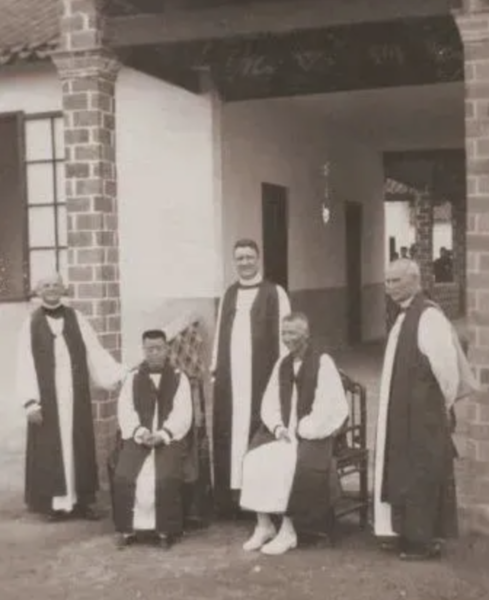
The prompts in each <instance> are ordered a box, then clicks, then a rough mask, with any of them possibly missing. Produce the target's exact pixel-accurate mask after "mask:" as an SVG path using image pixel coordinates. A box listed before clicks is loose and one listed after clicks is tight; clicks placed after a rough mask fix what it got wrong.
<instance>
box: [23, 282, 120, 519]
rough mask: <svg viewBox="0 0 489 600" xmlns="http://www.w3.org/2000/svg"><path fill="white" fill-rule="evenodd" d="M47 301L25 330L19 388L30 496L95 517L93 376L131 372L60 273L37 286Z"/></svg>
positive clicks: (58, 510) (38, 507)
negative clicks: (74, 300)
mask: <svg viewBox="0 0 489 600" xmlns="http://www.w3.org/2000/svg"><path fill="white" fill-rule="evenodd" d="M36 291H37V295H38V296H39V298H40V299H41V306H39V307H38V308H36V309H35V310H34V311H33V313H32V314H31V315H30V316H29V317H28V319H27V320H26V322H25V323H24V325H23V327H22V328H21V331H20V336H19V346H18V355H17V394H18V397H19V400H20V402H21V403H22V405H23V406H24V408H25V412H26V416H27V420H28V429H27V457H26V476H25V500H26V504H27V506H28V508H29V509H30V510H31V511H33V512H37V513H40V514H43V515H45V516H46V517H47V519H48V520H50V521H57V520H64V519H66V518H68V517H70V518H71V517H77V518H82V519H88V520H94V519H97V518H98V517H99V515H98V514H97V512H96V511H95V510H94V507H93V504H94V501H95V494H96V492H97V489H98V474H97V463H96V456H95V436H94V427H93V418H92V401H91V394H90V381H91V382H92V383H94V384H95V385H97V386H98V387H101V388H104V389H111V388H113V387H115V386H116V385H117V384H118V383H119V382H120V381H121V380H122V379H123V378H124V377H125V376H126V373H127V369H125V368H124V367H123V366H121V365H120V364H118V363H117V362H116V361H115V360H114V358H112V356H111V355H110V354H109V352H108V351H107V350H105V348H103V347H102V345H101V344H100V342H99V340H98V338H97V335H96V333H95V332H94V331H93V329H92V327H91V326H90V324H89V322H88V320H87V319H85V317H84V316H83V315H82V314H81V313H80V312H78V311H77V310H75V309H73V308H71V307H69V306H67V305H65V304H64V303H63V296H64V295H65V291H66V288H65V285H64V283H63V280H62V278H61V277H60V275H59V274H58V273H54V274H52V275H49V276H47V277H45V278H43V279H42V280H41V281H40V282H39V283H38V285H37V287H36Z"/></svg>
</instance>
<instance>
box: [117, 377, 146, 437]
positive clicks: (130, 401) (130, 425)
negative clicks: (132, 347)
mask: <svg viewBox="0 0 489 600" xmlns="http://www.w3.org/2000/svg"><path fill="white" fill-rule="evenodd" d="M133 379H134V373H131V374H129V376H128V377H127V379H126V380H125V382H124V384H123V386H122V389H121V391H120V394H119V400H118V402H117V418H118V421H119V428H120V430H121V435H122V439H123V440H130V439H132V438H134V439H135V440H136V442H139V441H140V439H139V437H138V434H139V433H142V431H144V428H143V427H141V423H140V421H139V416H138V413H137V412H136V410H135V409H134V398H133V393H132V389H133V388H132V385H133Z"/></svg>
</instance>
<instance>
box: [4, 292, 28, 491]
mask: <svg viewBox="0 0 489 600" xmlns="http://www.w3.org/2000/svg"><path fill="white" fill-rule="evenodd" d="M30 310H31V307H30V306H29V304H27V303H18V304H17V303H12V304H0V331H1V332H2V341H1V344H0V398H1V401H0V493H2V492H19V491H20V490H22V488H23V483H24V445H25V433H26V427H25V418H24V412H23V409H22V407H21V406H20V405H19V403H18V401H17V398H16V395H15V370H16V351H17V338H18V334H19V329H20V327H21V325H22V323H23V322H24V320H25V318H26V317H27V315H28V314H29V312H30Z"/></svg>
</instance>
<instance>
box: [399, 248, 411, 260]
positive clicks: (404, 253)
mask: <svg viewBox="0 0 489 600" xmlns="http://www.w3.org/2000/svg"><path fill="white" fill-rule="evenodd" d="M400 258H409V252H408V248H407V246H401V256H400Z"/></svg>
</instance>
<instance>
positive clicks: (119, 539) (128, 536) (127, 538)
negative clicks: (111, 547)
mask: <svg viewBox="0 0 489 600" xmlns="http://www.w3.org/2000/svg"><path fill="white" fill-rule="evenodd" d="M135 539H136V536H135V535H134V533H119V534H117V536H116V538H115V547H116V548H117V550H124V548H127V547H128V546H130V545H131V544H133V543H134V541H135Z"/></svg>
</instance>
